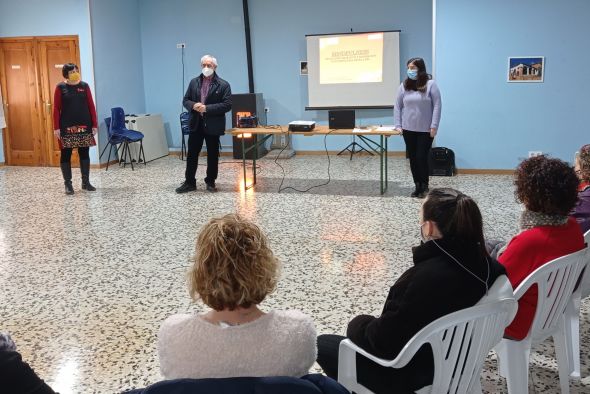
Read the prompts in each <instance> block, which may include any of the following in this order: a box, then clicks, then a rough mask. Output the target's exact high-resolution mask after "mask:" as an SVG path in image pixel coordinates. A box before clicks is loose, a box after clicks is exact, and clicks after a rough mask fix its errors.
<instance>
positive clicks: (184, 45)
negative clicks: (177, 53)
mask: <svg viewBox="0 0 590 394" xmlns="http://www.w3.org/2000/svg"><path fill="white" fill-rule="evenodd" d="M181 48H186V44H185V43H184V42H180V43H178V44H176V49H181Z"/></svg>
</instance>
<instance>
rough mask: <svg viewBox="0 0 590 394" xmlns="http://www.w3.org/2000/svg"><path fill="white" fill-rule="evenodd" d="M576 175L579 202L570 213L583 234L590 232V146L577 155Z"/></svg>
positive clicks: (583, 147)
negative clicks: (578, 181)
mask: <svg viewBox="0 0 590 394" xmlns="http://www.w3.org/2000/svg"><path fill="white" fill-rule="evenodd" d="M575 170H576V175H577V176H578V179H579V180H580V184H579V185H578V202H577V203H576V206H575V207H574V209H573V210H572V212H571V213H570V215H571V216H573V217H574V218H575V219H576V221H577V222H578V224H579V225H580V228H581V229H582V232H583V233H586V232H587V231H588V230H590V144H587V145H584V146H582V147H581V148H580V151H579V152H578V154H577V155H576V165H575Z"/></svg>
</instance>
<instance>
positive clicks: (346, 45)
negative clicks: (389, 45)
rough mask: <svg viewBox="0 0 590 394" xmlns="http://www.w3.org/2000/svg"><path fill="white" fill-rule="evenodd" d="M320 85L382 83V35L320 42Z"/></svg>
mask: <svg viewBox="0 0 590 394" xmlns="http://www.w3.org/2000/svg"><path fill="white" fill-rule="evenodd" d="M319 41H320V53H319V55H320V56H319V58H320V64H319V66H320V84H321V85H327V84H342V83H367V82H382V81H383V33H364V34H350V35H343V36H339V37H322V38H320V40H319Z"/></svg>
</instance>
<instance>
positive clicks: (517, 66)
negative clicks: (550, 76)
mask: <svg viewBox="0 0 590 394" xmlns="http://www.w3.org/2000/svg"><path fill="white" fill-rule="evenodd" d="M544 74H545V57H544V56H518V57H509V58H508V82H543V76H544Z"/></svg>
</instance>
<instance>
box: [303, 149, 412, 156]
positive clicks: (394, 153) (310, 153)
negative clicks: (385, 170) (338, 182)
mask: <svg viewBox="0 0 590 394" xmlns="http://www.w3.org/2000/svg"><path fill="white" fill-rule="evenodd" d="M340 152H341V150H329V151H328V154H329V155H332V156H335V155H337V154H338V153H340ZM371 153H373V155H376V153H375V152H373V151H371ZM342 154H343V155H347V154H348V155H350V152H348V153H344V152H342ZM354 154H355V155H359V156H370V155H369V154H368V153H367V152H354ZM295 155H296V156H325V155H326V151H325V150H296V151H295ZM405 155H406V152H405V151H389V152H387V156H390V157H404V156H405Z"/></svg>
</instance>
